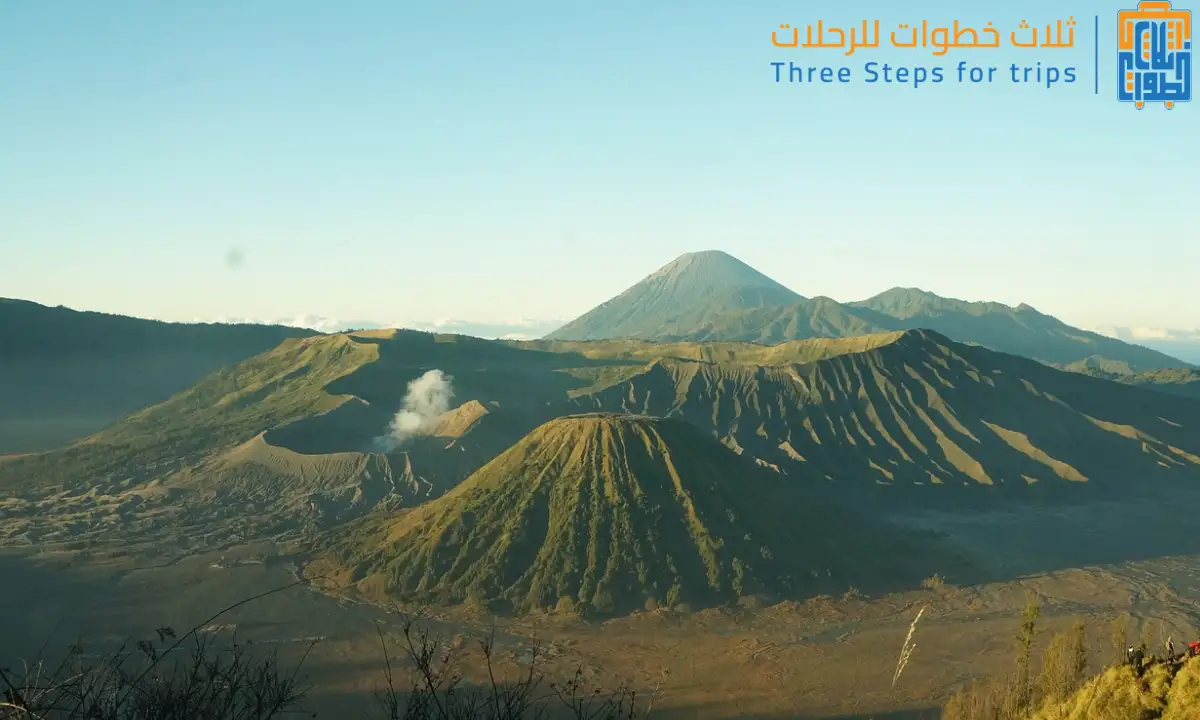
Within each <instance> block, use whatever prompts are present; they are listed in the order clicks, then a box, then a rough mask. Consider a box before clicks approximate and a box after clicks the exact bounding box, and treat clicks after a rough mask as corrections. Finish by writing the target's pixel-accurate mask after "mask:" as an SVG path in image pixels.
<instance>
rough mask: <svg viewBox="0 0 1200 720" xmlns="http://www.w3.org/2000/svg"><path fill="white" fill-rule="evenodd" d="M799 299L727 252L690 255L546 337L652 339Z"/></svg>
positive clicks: (674, 261)
mask: <svg viewBox="0 0 1200 720" xmlns="http://www.w3.org/2000/svg"><path fill="white" fill-rule="evenodd" d="M802 299H803V298H802V297H801V296H800V295H797V294H796V293H795V292H793V291H791V290H789V289H788V288H786V287H784V286H783V285H780V284H779V283H777V282H775V281H774V280H772V279H771V278H769V277H767V276H766V275H763V274H762V273H760V272H758V271H757V270H755V269H754V268H752V267H750V266H749V265H746V264H745V263H743V262H742V261H740V260H738V259H737V258H734V257H732V256H730V255H728V254H726V253H723V252H720V251H717V250H711V251H706V252H697V253H688V254H686V255H681V256H679V257H678V258H676V259H675V260H673V261H671V262H670V263H668V264H666V265H664V266H663V267H661V268H659V269H658V270H656V271H655V272H654V273H652V274H650V275H649V276H647V277H646V278H644V279H642V280H641V281H639V282H638V283H637V284H635V285H633V286H632V287H630V288H629V289H627V290H626V291H625V292H623V293H621V294H620V295H618V296H616V297H614V298H612V299H611V300H608V301H607V302H605V303H603V304H601V305H599V306H598V307H596V308H594V309H592V310H590V311H588V312H587V313H585V314H584V315H582V316H580V317H578V318H576V319H575V320H573V321H571V322H569V323H567V324H566V325H564V326H562V327H561V328H559V329H558V330H555V331H554V332H552V333H550V334H549V335H547V336H546V337H547V339H551V340H603V339H607V338H648V339H655V338H659V337H664V336H671V335H674V334H677V333H680V332H686V331H687V330H688V329H689V328H692V327H695V326H696V325H697V324H699V323H703V322H705V321H706V319H707V318H708V317H709V316H710V315H712V314H714V313H719V312H724V311H727V310H729V309H734V308H754V307H768V306H775V305H782V304H784V303H789V302H794V301H796V300H802Z"/></svg>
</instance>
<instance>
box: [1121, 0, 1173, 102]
mask: <svg viewBox="0 0 1200 720" xmlns="http://www.w3.org/2000/svg"><path fill="white" fill-rule="evenodd" d="M1117 68H1118V78H1117V99H1118V100H1120V101H1121V102H1131V103H1133V104H1134V106H1135V107H1136V108H1137V109H1138V110H1141V109H1142V108H1143V107H1145V106H1146V103H1148V102H1149V103H1153V102H1161V103H1163V104H1164V105H1165V106H1166V108H1167V109H1168V110H1170V109H1171V108H1173V107H1175V103H1177V102H1190V101H1191V99H1192V13H1191V11H1190V10H1175V9H1172V7H1171V3H1170V2H1165V1H1161V0H1142V2H1139V3H1138V7H1137V10H1121V11H1119V12H1118V13H1117Z"/></svg>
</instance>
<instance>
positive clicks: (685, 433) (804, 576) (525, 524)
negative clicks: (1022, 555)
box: [314, 414, 947, 614]
mask: <svg viewBox="0 0 1200 720" xmlns="http://www.w3.org/2000/svg"><path fill="white" fill-rule="evenodd" d="M799 490H801V486H800V485H798V484H795V483H789V482H787V481H786V480H785V479H784V478H782V477H780V476H779V475H778V474H776V473H772V472H770V471H767V470H763V469H761V468H759V467H758V466H757V465H755V464H753V463H751V462H748V461H746V460H743V459H742V458H738V457H737V456H736V455H734V454H732V453H730V452H728V451H727V450H726V449H725V448H723V447H721V446H720V445H719V444H717V443H716V442H714V441H713V440H711V439H709V438H706V437H704V436H703V435H702V434H701V433H699V432H698V431H696V430H695V428H693V427H691V426H689V425H687V424H684V423H681V422H677V421H670V420H661V419H657V418H649V417H639V416H629V415H605V414H600V415H580V416H570V417H564V418H559V419H556V420H553V421H551V422H549V423H547V424H545V425H542V426H540V427H538V428H536V429H535V430H533V431H532V432H531V433H530V434H529V435H527V436H526V437H525V438H523V439H522V440H521V441H520V442H518V443H517V444H516V445H514V446H513V447H512V448H510V449H508V450H506V451H505V452H504V453H502V454H501V455H500V456H499V457H497V458H496V459H495V460H493V461H492V462H490V463H488V464H487V465H485V466H484V467H483V468H481V469H480V470H479V471H477V472H476V473H474V474H473V475H472V476H471V477H470V478H468V479H467V480H465V481H464V482H463V483H462V484H461V485H460V486H459V487H458V488H456V489H455V490H453V491H451V492H450V493H449V494H447V495H445V496H444V497H442V498H440V499H438V500H435V501H432V502H430V503H427V504H425V505H423V506H421V507H419V508H417V509H415V510H412V511H410V512H408V513H405V514H401V515H399V516H389V517H387V518H384V519H374V520H373V521H372V522H370V523H367V524H365V526H364V527H359V528H354V529H353V530H351V531H350V532H348V533H347V534H345V535H342V536H339V537H336V538H335V539H334V542H335V544H336V545H337V549H336V550H335V551H334V552H333V554H332V556H331V558H330V559H328V560H327V562H325V563H321V564H318V565H316V566H314V569H318V568H319V569H320V572H322V573H325V572H328V571H329V570H330V566H332V567H333V568H340V569H341V572H340V575H341V576H342V578H341V579H343V580H344V579H352V580H355V581H358V582H359V585H360V587H362V588H364V589H367V590H369V591H382V592H384V593H386V594H390V595H394V596H399V597H404V598H408V599H412V600H417V601H437V602H447V603H460V602H467V601H474V602H486V603H491V607H492V608H493V609H514V610H517V611H527V610H534V609H540V608H551V607H555V606H558V607H560V608H562V607H582V608H583V609H585V610H591V611H595V612H598V613H601V614H607V613H613V612H629V611H631V610H635V609H640V608H642V607H643V606H649V607H654V606H657V605H661V604H668V605H673V604H676V603H679V602H686V603H692V604H697V605H708V604H712V603H719V602H727V601H733V600H736V599H737V598H739V597H742V596H748V595H757V594H766V595H770V596H780V597H787V596H796V595H808V594H815V593H821V592H844V591H845V590H847V589H849V588H850V587H851V586H857V587H860V588H864V589H867V588H870V589H872V590H874V589H879V588H882V587H888V586H894V585H897V584H901V585H902V584H904V583H906V582H907V583H917V582H919V581H920V579H922V578H924V577H927V576H929V575H930V574H932V573H933V572H934V570H935V569H940V570H941V571H943V572H944V571H945V569H946V567H947V556H945V555H940V556H939V555H938V554H937V553H931V552H930V550H929V548H927V547H925V546H924V545H923V542H924V543H930V545H931V546H932V543H931V542H930V541H929V540H928V539H927V538H922V539H920V540H918V537H917V536H916V535H912V534H908V533H904V532H901V531H899V530H897V529H893V528H890V527H888V526H886V525H882V524H879V523H877V522H866V521H860V520H858V519H857V518H856V517H855V516H852V515H850V514H848V513H845V512H843V511H839V510H836V509H834V508H832V507H829V506H826V505H824V504H823V503H820V502H816V501H814V500H812V499H811V498H810V497H806V496H805V495H804V494H803V493H801V492H799Z"/></svg>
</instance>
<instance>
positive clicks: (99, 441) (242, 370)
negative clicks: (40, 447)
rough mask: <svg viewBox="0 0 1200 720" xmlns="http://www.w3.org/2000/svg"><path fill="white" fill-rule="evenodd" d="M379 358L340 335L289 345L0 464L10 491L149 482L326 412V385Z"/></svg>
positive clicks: (332, 401) (330, 400)
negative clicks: (69, 440) (48, 448)
mask: <svg viewBox="0 0 1200 720" xmlns="http://www.w3.org/2000/svg"><path fill="white" fill-rule="evenodd" d="M377 357H378V353H377V350H376V347H375V346H374V345H371V344H367V343H359V342H355V341H354V340H352V339H351V338H350V337H348V336H345V335H331V336H321V337H314V338H308V339H301V340H288V341H286V342H284V343H283V344H282V345H280V346H279V347H278V348H276V349H275V350H273V351H271V352H268V353H264V354H262V355H258V356H256V357H254V358H251V359H250V360H247V361H245V362H242V363H239V364H237V365H235V366H233V367H230V368H226V369H222V370H219V371H217V372H216V373H213V374H211V375H209V376H208V377H206V378H204V379H203V380H202V381H201V382H200V383H198V384H196V385H194V386H193V387H191V388H189V389H188V390H185V391H183V392H181V393H178V394H176V395H174V396H172V397H171V398H169V399H168V400H166V401H164V402H161V403H159V404H157V405H153V406H151V407H149V408H146V409H145V410H142V411H140V412H137V413H135V414H133V415H131V416H130V417H128V418H126V419H125V420H123V421H121V422H119V423H117V424H116V425H113V426H112V427H110V428H108V429H106V430H104V431H102V432H100V433H97V434H96V435H93V436H91V437H89V438H86V439H84V440H82V441H80V442H78V443H76V444H74V445H71V446H69V447H67V448H64V449H62V450H57V451H54V452H50V453H45V454H42V455H26V456H18V457H15V458H12V459H9V460H7V461H6V462H4V463H3V464H0V483H3V484H6V485H8V486H10V487H13V488H15V489H17V490H21V489H30V488H34V487H42V488H49V487H77V486H80V485H82V486H90V485H95V484H101V483H103V482H106V481H109V480H113V479H121V480H127V479H130V478H131V477H132V479H135V480H136V479H138V478H139V477H140V478H141V479H142V480H143V481H148V480H150V479H153V478H155V477H160V476H162V475H165V474H166V473H167V472H169V471H171V470H174V469H177V468H178V467H181V466H183V465H185V464H187V463H190V462H196V461H198V460H200V459H202V458H203V457H205V456H206V455H208V454H211V453H212V452H215V451H218V450H221V449H223V448H228V447H230V446H233V445H235V444H238V443H242V442H245V441H247V440H249V439H250V438H252V437H254V436H255V435H257V434H258V433H260V432H263V431H264V430H267V429H270V428H273V427H278V426H281V425H286V424H287V423H290V422H293V421H295V420H297V419H300V418H304V417H310V416H313V415H315V414H319V413H321V412H325V411H328V410H331V409H333V408H335V407H337V406H338V405H340V404H341V403H343V402H345V401H346V400H347V399H348V396H336V395H331V394H329V393H327V392H326V391H325V386H326V385H328V384H329V383H331V382H332V381H334V380H336V379H339V378H341V377H343V376H345V375H347V374H348V373H351V372H353V371H354V370H356V369H358V368H360V367H362V366H363V365H364V364H367V363H370V362H371V361H373V360H375V359H376V358H377Z"/></svg>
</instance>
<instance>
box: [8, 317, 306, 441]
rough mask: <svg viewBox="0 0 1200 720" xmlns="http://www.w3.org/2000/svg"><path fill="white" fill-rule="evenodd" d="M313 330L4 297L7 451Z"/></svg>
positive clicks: (106, 416)
mask: <svg viewBox="0 0 1200 720" xmlns="http://www.w3.org/2000/svg"><path fill="white" fill-rule="evenodd" d="M314 334H315V333H314V332H313V331H310V330H303V329H297V328H288V327H280V326H265V325H221V324H189V323H166V322H159V321H156V320H142V319H139V318H131V317H123V316H120V315H106V314H103V313H95V312H79V311H76V310H70V309H67V308H63V307H46V306H44V305H39V304H37V303H32V302H25V301H22V300H9V299H4V298H0V453H5V452H30V451H38V450H44V449H47V448H49V447H52V446H54V445H58V444H61V443H64V442H67V441H69V440H72V439H74V438H77V437H81V436H84V435H87V434H90V433H92V432H95V431H97V430H99V429H101V428H102V427H104V426H106V425H108V424H109V423H112V422H114V421H116V420H118V419H119V418H121V417H123V416H125V415H128V414H129V413H131V412H135V411H137V410H140V409H142V408H144V407H146V406H148V405H152V404H154V403H157V402H160V401H162V400H165V399H166V398H168V397H170V396H171V395H172V394H174V393H176V392H179V391H181V390H184V389H185V388H187V387H188V386H190V385H192V384H193V383H195V382H196V381H197V380H199V379H200V378H201V377H202V376H204V375H206V374H208V373H210V372H213V371H214V370H217V369H219V368H221V367H225V366H228V365H233V364H235V363H238V362H241V361H243V360H245V359H247V358H250V357H253V356H254V355H258V354H259V353H262V352H266V351H268V350H270V349H272V348H274V347H276V346H277V345H279V344H280V343H281V342H283V341H284V340H286V339H289V338H298V337H307V336H311V335H314Z"/></svg>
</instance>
